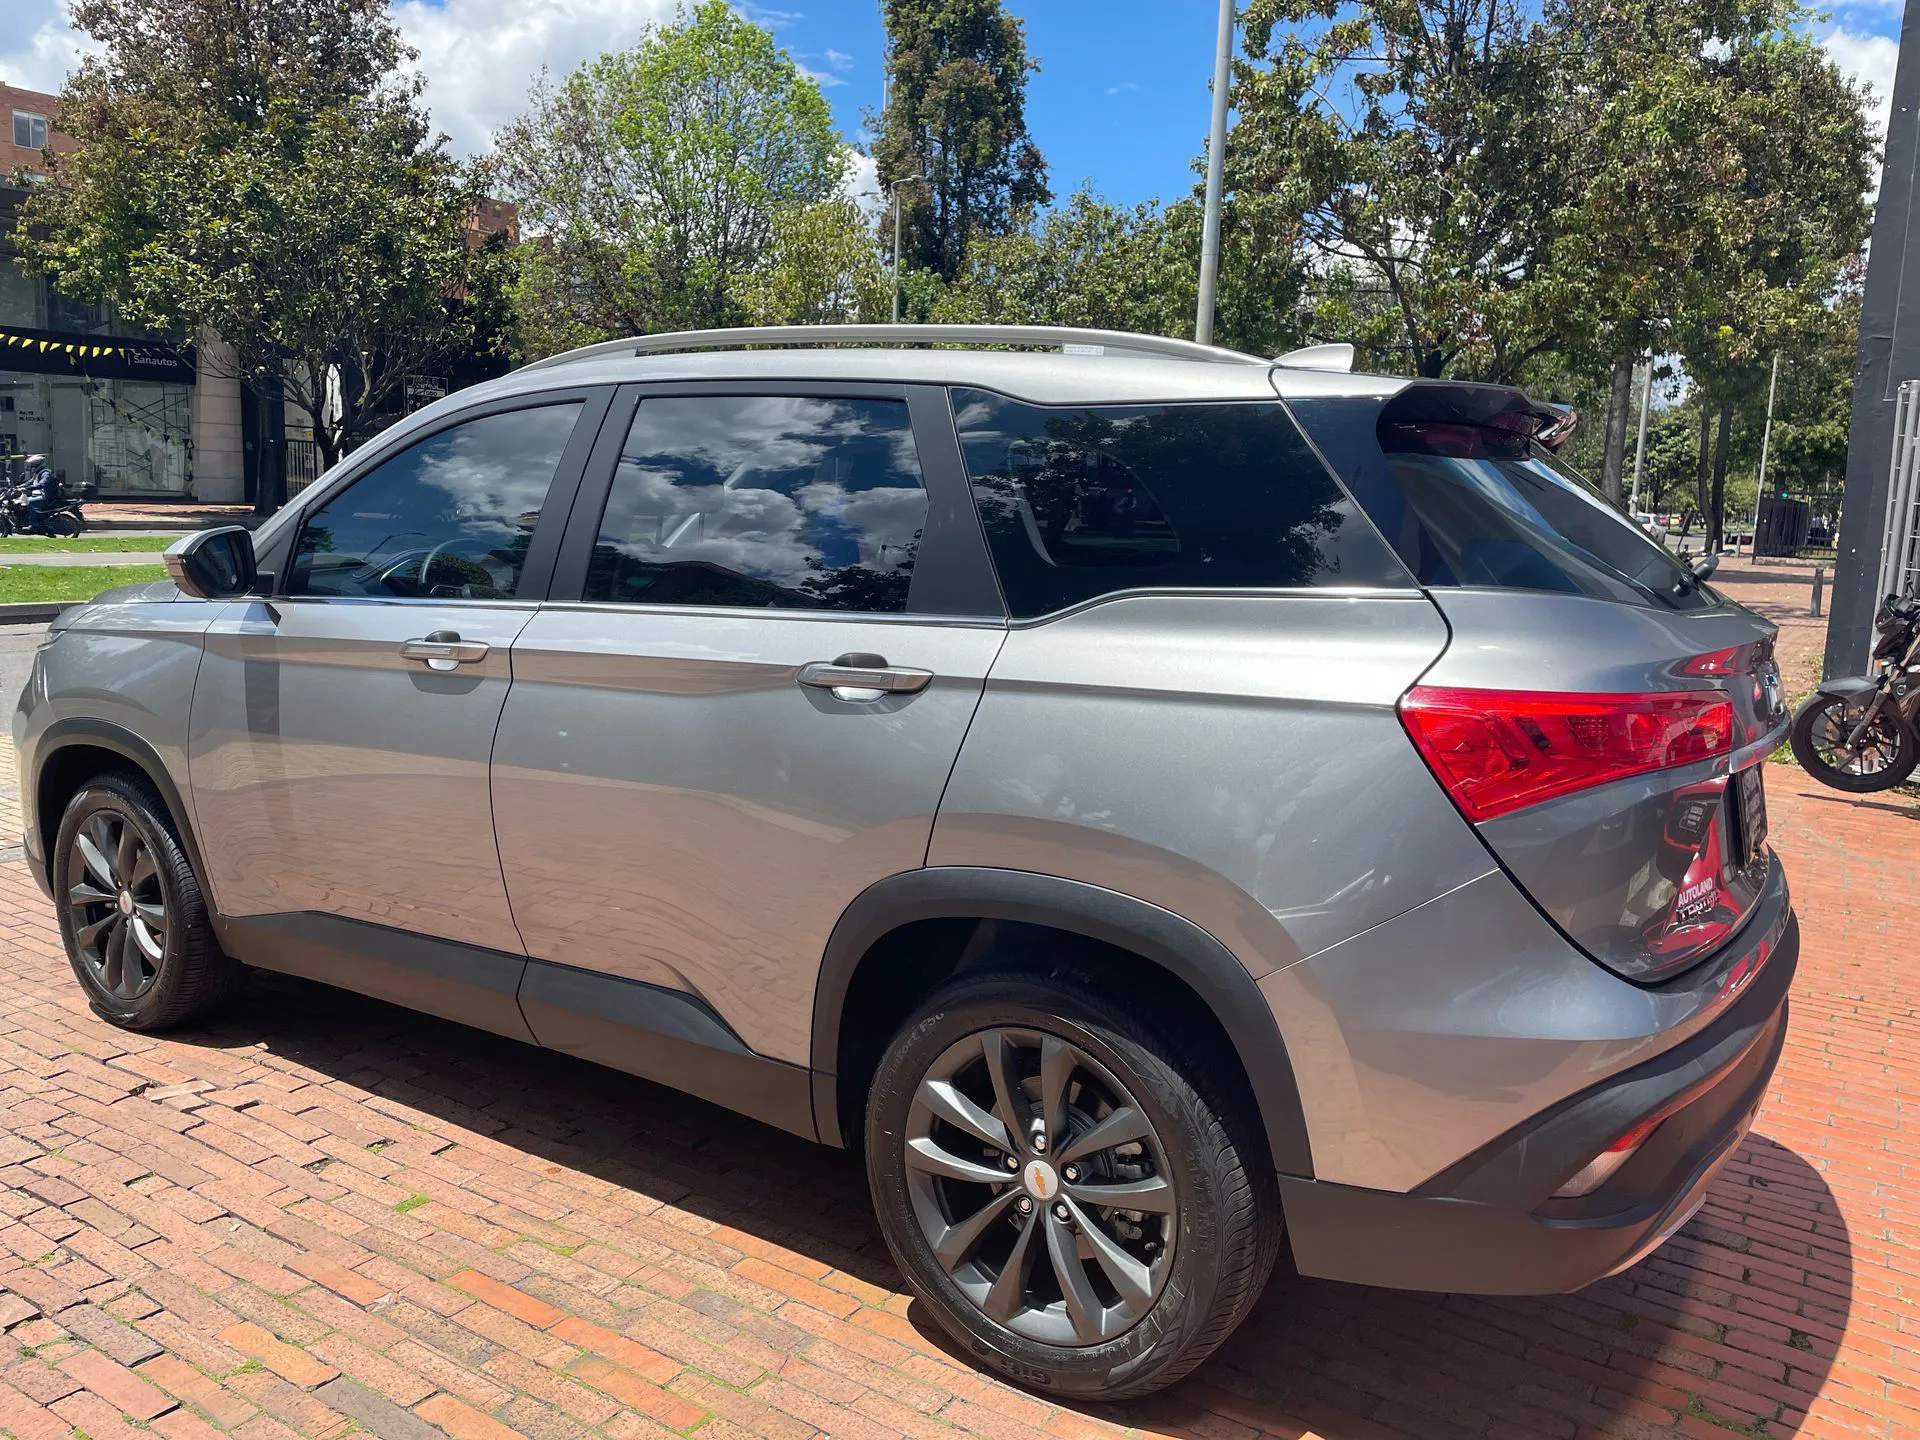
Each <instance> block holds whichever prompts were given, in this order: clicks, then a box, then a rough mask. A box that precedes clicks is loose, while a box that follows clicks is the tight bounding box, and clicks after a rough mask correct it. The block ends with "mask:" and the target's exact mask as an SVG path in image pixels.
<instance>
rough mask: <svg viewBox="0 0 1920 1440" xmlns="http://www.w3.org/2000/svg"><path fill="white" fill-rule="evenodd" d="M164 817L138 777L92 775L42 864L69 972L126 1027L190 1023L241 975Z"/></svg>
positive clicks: (100, 1009)
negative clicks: (47, 861) (224, 947)
mask: <svg viewBox="0 0 1920 1440" xmlns="http://www.w3.org/2000/svg"><path fill="white" fill-rule="evenodd" d="M166 814H167V812H166V807H165V806H164V805H163V804H162V803H161V801H160V798H159V796H157V795H156V794H154V792H153V790H152V788H151V787H150V786H149V785H147V784H146V783H145V782H144V781H142V780H139V779H136V778H134V777H133V776H131V775H102V776H99V777H97V778H95V779H93V780H90V781H88V782H87V784H86V785H84V786H83V787H82V788H81V790H80V792H79V793H78V794H77V795H75V796H74V797H73V799H72V800H70V801H69V802H68V803H67V808H66V813H65V814H64V815H63V816H62V818H61V821H60V830H59V833H58V835H57V837H56V839H55V841H54V848H53V852H52V859H51V862H50V865H49V869H50V872H51V874H52V877H53V892H54V903H55V904H56V905H57V906H58V908H59V917H60V934H61V937H62V938H63V939H64V940H65V941H66V945H67V959H68V961H69V963H71V964H72V966H73V973H74V974H75V975H76V976H77V977H78V978H79V981H80V985H81V987H82V988H83V989H84V990H85V991H86V992H87V1000H88V1001H89V1003H91V1004H92V1006H93V1009H94V1011H95V1013H97V1014H98V1015H100V1016H101V1017H102V1018H103V1019H105V1020H109V1021H111V1022H112V1023H113V1024H115V1025H119V1026H122V1027H123V1028H125V1029H128V1030H163V1029H166V1028H167V1027H169V1026H172V1025H179V1024H181V1023H183V1022H185V1021H188V1020H193V1019H197V1018H199V1017H200V1016H202V1015H205V1014H207V1013H208V1012H210V1011H211V1010H213V1009H214V1008H215V1007H217V1006H218V1005H219V1004H220V1002H221V1001H222V1000H224V999H225V998H226V997H227V995H228V993H229V992H230V991H231V989H232V987H233V985H234V983H235V981H236V979H237V977H238V975H239V974H240V967H239V966H238V965H237V964H236V963H235V962H234V961H232V960H230V959H228V958H227V956H226V955H225V954H223V953H222V952H221V950H220V947H219V944H218V943H217V942H216V940H215V939H214V934H213V927H212V924H211V923H210V921H209V918H208V915H207V906H206V901H205V899H204V898H203V897H202V895H201V893H200V882H199V880H198V879H197V877H195V875H194V873H193V867H192V865H190V864H189V863H188V861H187V857H186V855H185V854H184V853H182V851H181V849H180V846H179V843H178V842H177V841H176V840H175V839H174V835H173V830H172V827H171V825H170V823H169V822H168V820H167V818H166Z"/></svg>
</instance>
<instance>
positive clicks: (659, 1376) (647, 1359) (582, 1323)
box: [553, 1315, 680, 1385]
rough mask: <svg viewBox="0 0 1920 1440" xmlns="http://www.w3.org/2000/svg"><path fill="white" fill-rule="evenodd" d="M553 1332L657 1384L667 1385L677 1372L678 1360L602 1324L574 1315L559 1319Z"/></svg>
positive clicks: (678, 1369) (572, 1343) (570, 1342)
mask: <svg viewBox="0 0 1920 1440" xmlns="http://www.w3.org/2000/svg"><path fill="white" fill-rule="evenodd" d="M553 1333H554V1334H555V1335H558V1336H559V1337H560V1338H561V1339H562V1340H565V1341H566V1342H567V1343H568V1344H571V1345H578V1346H579V1347H580V1348H581V1349H582V1350H591V1351H593V1353H594V1354H596V1355H604V1356H605V1357H606V1358H607V1359H609V1360H613V1361H617V1362H618V1363H619V1364H621V1365H623V1366H625V1367H626V1368H627V1369H629V1370H632V1371H634V1372H635V1373H636V1374H640V1375H644V1376H646V1377H647V1379H649V1380H651V1381H653V1382H654V1383H655V1384H656V1385H664V1384H666V1383H667V1381H669V1380H671V1379H672V1378H673V1377H674V1376H675V1375H676V1374H678V1373H679V1371H680V1366H679V1364H678V1363H677V1362H675V1361H673V1360H669V1359H668V1358H667V1357H666V1356H665V1355H662V1354H661V1353H660V1352H659V1351H657V1350H649V1349H648V1348H647V1347H646V1346H645V1345H639V1344H636V1343H635V1342H633V1341H632V1340H629V1339H627V1337H626V1336H624V1335H618V1334H615V1333H614V1332H613V1331H611V1330H609V1329H607V1328H606V1326H604V1325H595V1324H594V1323H593V1322H592V1321H589V1320H581V1319H579V1318H578V1317H576V1316H572V1315H569V1316H567V1317H566V1318H565V1319H564V1320H561V1321H560V1322H559V1323H558V1324H557V1325H555V1326H554V1327H553Z"/></svg>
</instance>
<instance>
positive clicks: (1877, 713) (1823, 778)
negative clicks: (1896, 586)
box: [1793, 595, 1920, 794]
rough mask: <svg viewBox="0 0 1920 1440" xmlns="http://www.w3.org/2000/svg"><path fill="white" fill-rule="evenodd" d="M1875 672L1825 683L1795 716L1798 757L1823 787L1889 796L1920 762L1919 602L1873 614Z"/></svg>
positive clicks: (1890, 604) (1887, 604) (1896, 599)
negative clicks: (1918, 718)
mask: <svg viewBox="0 0 1920 1440" xmlns="http://www.w3.org/2000/svg"><path fill="white" fill-rule="evenodd" d="M1873 623H1874V632H1875V634H1874V642H1873V658H1872V660H1871V662H1870V663H1871V664H1872V666H1873V673H1872V674H1870V675H1850V676H1847V677H1845V678H1843V679H1838V680H1827V681H1824V682H1822V684H1821V686H1820V688H1819V689H1818V690H1816V691H1815V692H1814V693H1813V696H1812V698H1811V699H1809V700H1808V701H1807V702H1806V703H1805V704H1804V705H1802V706H1801V707H1800V708H1799V709H1798V710H1797V711H1795V712H1794V716H1793V754H1794V758H1795V759H1797V760H1798V761H1799V762H1800V763H1801V764H1802V765H1803V766H1805V767H1806V771H1807V773H1808V774H1809V775H1811V776H1813V778H1814V779H1816V780H1818V781H1819V782H1820V783H1821V784H1822V785H1831V786H1832V787H1833V788H1834V789H1836V790H1850V791H1853V792H1854V793H1856V794H1860V793H1864V792H1866V791H1870V790H1891V789H1892V788H1893V787H1894V786H1896V785H1898V784H1899V783H1900V782H1901V781H1903V780H1905V779H1906V778H1907V776H1909V775H1911V774H1912V773H1913V768H1914V765H1915V764H1916V763H1920V731H1916V730H1915V728H1914V723H1915V712H1916V711H1920V674H1917V673H1916V672H1917V671H1920V597H1916V596H1913V595H1889V596H1888V597H1887V598H1886V600H1885V601H1884V602H1882V604H1881V606H1880V613H1879V614H1877V615H1876V616H1874V622H1873Z"/></svg>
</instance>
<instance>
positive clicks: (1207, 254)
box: [1193, 0, 1233, 345]
mask: <svg viewBox="0 0 1920 1440" xmlns="http://www.w3.org/2000/svg"><path fill="white" fill-rule="evenodd" d="M1232 79H1233V0H1220V34H1219V38H1218V40H1217V42H1216V47H1215V50H1214V56H1213V130H1212V132H1211V138H1209V140H1208V141H1207V210H1206V220H1205V223H1204V224H1203V226H1202V227H1201V232H1200V308H1199V313H1198V314H1197V315H1196V316H1195V317H1194V322H1193V338H1194V339H1195V340H1198V341H1199V342H1200V343H1201V344H1202V345H1211V344H1212V343H1213V309H1214V295H1215V292H1217V291H1218V290H1219V288H1220V192H1221V189H1222V188H1223V186H1224V185H1225V178H1226V177H1225V170H1226V159H1227V90H1228V88H1229V85H1230V83H1231V81H1232Z"/></svg>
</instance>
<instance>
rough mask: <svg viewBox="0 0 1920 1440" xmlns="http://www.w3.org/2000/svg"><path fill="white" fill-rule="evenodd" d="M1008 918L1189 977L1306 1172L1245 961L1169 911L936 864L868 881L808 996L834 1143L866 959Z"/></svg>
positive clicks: (1279, 1046) (1282, 1072)
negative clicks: (902, 935)
mask: <svg viewBox="0 0 1920 1440" xmlns="http://www.w3.org/2000/svg"><path fill="white" fill-rule="evenodd" d="M940 919H968V920H971V919H980V920H1006V921H1013V922H1017V923H1022V924H1031V925H1046V926H1051V927H1053V928H1054V929H1058V930H1067V931H1071V932H1073V933H1075V934H1079V935H1085V936H1086V937H1087V938H1089V939H1091V940H1099V941H1103V942H1105V943H1107V944H1110V945H1116V946H1119V947H1120V948H1122V949H1126V950H1131V951H1133V952H1134V953H1135V954H1137V955H1140V956H1143V957H1144V958H1146V959H1147V960H1149V961H1151V962H1152V963H1154V964H1155V965H1158V966H1159V967H1160V968H1161V969H1163V970H1166V971H1168V972H1169V973H1170V974H1172V975H1174V976H1177V977H1178V978H1179V979H1180V980H1182V981H1184V982H1185V983H1186V984H1187V986H1188V987H1189V988H1191V989H1192V990H1193V991H1194V993H1195V994H1197V995H1198V996H1199V997H1200V999H1201V1001H1202V1002H1203V1003H1204V1004H1205V1005H1206V1006H1207V1008H1208V1009H1209V1010H1211V1011H1212V1012H1213V1015H1214V1018H1215V1019H1217V1020H1218V1021H1219V1022H1220V1026H1221V1028H1222V1029H1223V1030H1225V1031H1226V1033H1227V1037H1228V1039H1229V1040H1230V1041H1231V1042H1232V1044H1233V1047H1234V1049H1235V1051H1236V1052H1237V1053H1238V1055H1239V1058H1240V1063H1241V1065H1242V1067H1243V1068H1244V1069H1245V1070H1246V1073H1247V1078H1248V1080H1249V1081H1251V1082H1252V1085H1253V1094H1254V1102H1255V1104H1257V1105H1258V1106H1259V1108H1260V1119H1261V1123H1262V1125H1263V1127H1264V1128H1265V1130H1266V1134H1267V1143H1268V1146H1269V1147H1270V1149H1271V1150H1272V1153H1273V1161H1274V1165H1275V1167H1276V1168H1277V1169H1278V1170H1279V1171H1280V1173H1282V1174H1286V1175H1298V1176H1302V1177H1311V1176H1312V1174H1313V1154H1312V1148H1311V1146H1310V1145H1309V1143H1308V1139H1307V1125H1306V1117H1305V1114H1304V1112H1303V1111H1302V1109H1301V1106H1300V1090H1299V1086H1298V1083H1297V1082H1296V1081H1295V1079H1294V1072H1293V1064H1292V1061H1291V1060H1290V1059H1289V1058H1288V1056H1287V1046H1286V1041H1285V1040H1284V1039H1282V1037H1281V1035H1280V1027H1279V1026H1278V1025H1277V1024H1276V1023H1275V1021H1274V1018H1273V1010H1272V1008H1271V1007H1270V1006H1269V1005H1268V1004H1267V1000H1266V997H1265V996H1264V995H1263V994H1262V993H1261V992H1260V987H1259V986H1258V985H1256V984H1255V983H1254V980H1253V977H1252V976H1251V975H1249V974H1248V973H1247V968H1246V966H1244V965H1242V964H1241V963H1240V961H1239V960H1238V959H1237V958H1236V957H1235V956H1234V954H1233V952H1232V951H1231V950H1229V949H1228V948H1227V947H1226V946H1225V945H1223V944H1222V943H1221V942H1220V941H1219V940H1218V939H1216V938H1215V937H1214V936H1213V935H1211V934H1210V933H1208V932H1207V931H1206V930H1203V929H1201V928H1200V927H1199V926H1198V925H1195V924H1194V923H1193V922H1192V921H1190V920H1185V919H1182V918H1181V917H1180V916H1178V915H1176V914H1174V913H1173V912H1172V911H1171V910H1165V909H1162V908H1161V907H1160V906H1158V905H1154V904H1152V903H1150V902H1148V901H1146V900H1141V899H1138V898H1137V897H1135V896H1132V895H1126V894H1123V893H1121V892H1120V891H1117V890H1108V889H1104V888H1103V887H1101V886H1098V885H1089V884H1087V883H1085V882H1084V881H1079V880H1067V879H1064V878H1062V877H1060V876H1058V875H1041V874H1035V873H1033V872H1031V871H1026V870H999V869H992V868H989V867H985V866H963V865H939V866H930V867H928V868H926V869H922V870H909V871H906V872H903V873H902V874H898V875H892V876H889V877H887V878H886V879H884V880H880V881H876V882H875V883H874V884H872V885H870V886H868V887H867V888H866V889H865V890H863V891H862V892H861V893H860V894H859V895H858V896H856V897H855V898H854V900H853V903H852V904H850V905H848V906H847V908H846V910H845V911H844V912H842V914H841V916H840V921H839V923H838V924H837V925H835V926H834V929H833V934H832V935H831V936H830V937H829V938H828V940H827V948H826V952H825V955H824V956H823V957H822V960H821V965H820V979H819V984H818V985H817V987H816V988H815V991H814V1000H813V1039H812V1053H811V1060H812V1070H813V1077H814V1096H813V1103H814V1122H815V1124H816V1125H817V1126H818V1127H819V1130H820V1138H821V1139H822V1140H823V1141H825V1142H826V1143H828V1144H830V1145H840V1144H844V1143H845V1137H843V1136H842V1135H841V1133H840V1109H839V1087H838V1083H837V1076H836V1072H837V1070H838V1068H839V1055H840V1016H841V1013H842V1010H843V1009H844V1007H845V1004H846V997H847V991H848V989H849V988H850V986H851V985H852V982H853V976H854V972H855V971H856V970H858V969H859V966H860V961H861V959H862V957H864V956H865V955H866V953H867V952H868V950H870V949H871V948H872V947H873V945H874V942H876V941H877V940H879V939H880V937H881V936H883V935H885V934H887V933H888V932H889V931H892V930H895V929H897V928H899V927H900V926H902V925H906V924H910V923H912V922H913V921H916V920H940Z"/></svg>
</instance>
